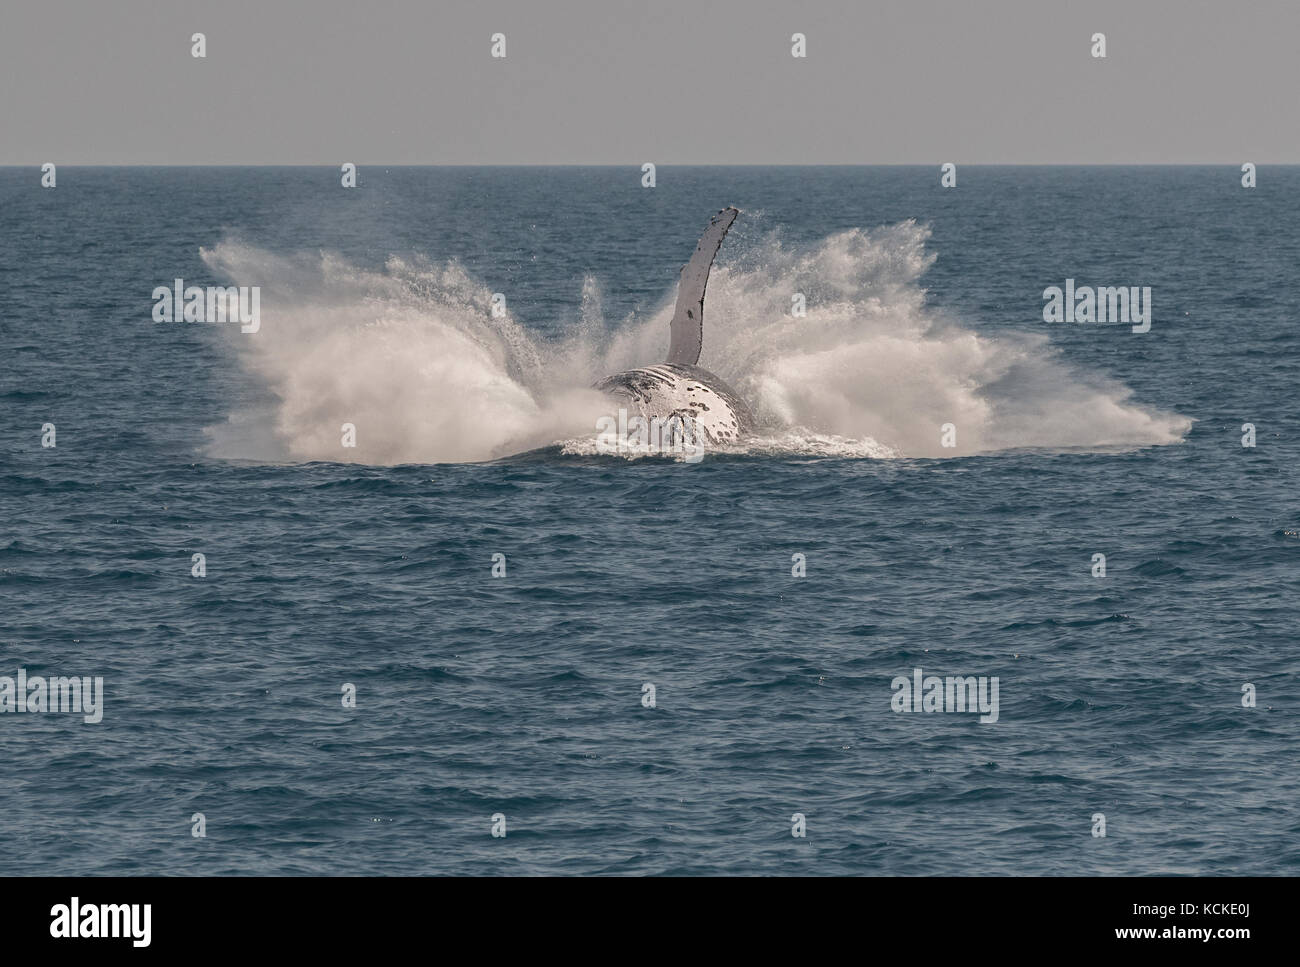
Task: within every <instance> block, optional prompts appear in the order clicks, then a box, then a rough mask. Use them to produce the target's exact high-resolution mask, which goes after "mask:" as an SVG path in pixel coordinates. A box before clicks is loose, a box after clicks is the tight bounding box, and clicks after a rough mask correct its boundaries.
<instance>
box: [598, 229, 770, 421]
mask: <svg viewBox="0 0 1300 967" xmlns="http://www.w3.org/2000/svg"><path fill="white" fill-rule="evenodd" d="M739 214H740V211H739V210H738V209H735V208H724V209H723V210H722V211H720V212H718V214H716V215H714V216H713V218H712V219H711V220H710V221H709V227H708V228H707V229H705V230H704V234H703V235H702V236H701V237H700V241H699V243H698V244H697V245H696V246H695V254H694V255H692V256H691V260H690V261H689V262H687V263H686V265H685V266H684V267H683V268H682V274H681V279H680V280H679V282H678V284H677V307H676V309H675V310H674V312H673V320H672V323H671V326H670V332H671V339H670V342H669V346H668V360H667V361H666V362H664V363H661V364H659V365H657V366H646V367H643V368H641V369H631V370H628V371H627V372H624V373H616V374H615V375H613V376H608V377H606V378H605V379H603V380H601V381H600V382H599V383H597V384H596V389H598V390H601V391H603V392H605V393H607V394H609V395H610V396H611V397H614V398H615V399H617V400H618V401H619V402H620V403H622V404H623V405H625V406H627V407H628V408H629V409H630V410H634V411H635V412H636V413H637V414H638V415H640V416H641V417H643V418H644V419H646V420H648V421H649V420H656V419H657V420H659V421H661V423H667V421H669V420H671V419H672V418H673V417H689V418H690V425H691V426H693V427H694V428H695V430H696V432H697V433H698V435H699V436H700V437H701V438H702V439H700V440H699V442H701V443H705V444H715V445H716V444H720V443H734V442H735V441H736V440H739V439H740V438H741V437H743V436H746V435H748V434H750V433H752V432H753V429H754V418H753V416H752V415H751V413H750V411H749V407H747V406H746V405H745V403H744V401H743V400H741V398H740V397H739V396H737V395H736V393H735V391H734V390H732V389H731V387H729V386H728V385H727V384H726V383H724V382H723V381H722V380H721V379H719V378H718V377H717V376H715V375H714V374H713V373H710V372H709V371H708V370H707V369H702V368H701V367H699V366H697V365H696V363H698V362H699V359H700V352H701V350H702V349H703V348H704V289H705V287H706V286H707V285H708V282H709V270H710V269H712V268H713V260H714V258H715V257H717V254H718V249H719V248H721V247H722V240H723V238H725V237H726V235H727V230H728V229H729V228H731V223H732V222H734V221H735V220H736V216H737V215H739Z"/></svg>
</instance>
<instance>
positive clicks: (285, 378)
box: [202, 222, 1191, 465]
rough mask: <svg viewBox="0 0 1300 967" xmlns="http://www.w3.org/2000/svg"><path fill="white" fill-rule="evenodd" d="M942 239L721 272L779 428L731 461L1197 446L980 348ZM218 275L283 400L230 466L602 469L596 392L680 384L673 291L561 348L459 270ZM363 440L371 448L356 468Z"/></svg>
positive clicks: (328, 265)
mask: <svg viewBox="0 0 1300 967" xmlns="http://www.w3.org/2000/svg"><path fill="white" fill-rule="evenodd" d="M928 236H929V232H928V230H927V229H926V228H925V227H923V226H920V225H917V224H915V223H914V222H903V223H900V224H897V225H893V226H888V227H884V228H880V229H876V230H872V231H869V232H868V231H863V230H861V229H852V230H849V231H845V232H840V233H838V234H835V235H831V236H830V237H828V238H826V239H824V240H823V241H822V242H820V243H819V244H817V245H815V246H813V247H812V248H809V249H804V250H801V251H792V250H789V249H787V248H786V247H784V246H783V245H782V244H781V242H780V241H779V240H778V239H777V238H776V237H774V236H769V237H767V238H766V239H761V240H758V242H757V244H756V245H754V246H752V247H750V248H749V249H748V250H747V252H746V253H745V254H744V256H743V257H742V258H741V259H739V260H738V261H734V262H729V263H728V262H723V263H721V264H719V265H717V266H715V267H714V270H713V273H712V275H711V276H710V279H709V288H708V301H707V307H706V325H705V339H704V356H703V357H702V358H701V360H700V363H701V365H703V366H705V367H706V368H707V369H710V370H712V371H713V372H715V373H717V374H718V375H719V376H721V377H722V378H723V379H724V380H726V381H727V382H728V383H730V384H731V385H732V386H733V387H734V388H735V389H736V390H737V391H738V392H739V393H740V394H741V395H742V396H743V397H744V398H745V399H746V400H747V401H748V402H749V403H750V406H751V407H752V409H753V410H754V412H755V415H756V416H757V418H758V420H759V422H760V425H761V432H760V434H759V435H758V436H757V437H756V438H754V439H751V440H748V441H746V442H745V443H743V444H742V445H739V446H737V447H735V448H732V449H733V452H736V451H739V452H747V453H758V454H778V455H796V454H798V455H809V456H837V457H875V458H883V457H896V456H909V457H944V456H953V455H970V454H972V453H989V452H996V451H1000V450H1007V449H1012V448H1026V447H1029V448H1048V449H1064V448H1078V447H1082V448H1102V447H1115V446H1150V445H1157V444H1167V443H1174V442H1177V441H1179V440H1181V439H1182V437H1183V434H1184V433H1185V432H1186V431H1187V429H1188V427H1189V426H1190V422H1191V421H1189V420H1188V419H1186V418H1184V417H1182V416H1179V415H1178V414H1175V413H1170V412H1164V411H1160V410H1156V409H1152V408H1150V407H1147V406H1142V405H1139V404H1137V403H1135V402H1133V401H1132V400H1131V391H1130V390H1128V389H1127V388H1126V387H1124V386H1122V385H1120V384H1118V383H1116V382H1114V381H1112V380H1109V379H1106V378H1103V377H1099V376H1096V375H1091V374H1086V373H1081V372H1079V371H1078V370H1077V369H1076V368H1074V367H1072V366H1070V365H1069V364H1068V363H1066V362H1065V361H1063V360H1062V359H1061V358H1060V357H1059V356H1058V355H1057V354H1056V352H1055V350H1053V348H1052V346H1051V345H1050V343H1049V342H1048V340H1047V338H1046V336H1044V335H1040V334H1035V335H1007V334H1005V333H999V334H996V335H990V334H985V333H980V332H976V331H975V330H973V329H970V328H967V327H964V326H962V325H961V324H960V323H959V322H957V321H955V320H953V319H951V318H947V317H945V316H944V315H943V314H942V313H939V312H937V311H935V310H933V309H932V308H929V307H927V305H926V303H925V290H924V288H923V287H922V286H921V283H920V280H921V277H922V275H923V274H924V272H925V270H926V269H927V268H928V267H929V265H930V264H931V263H932V262H933V259H934V255H933V254H931V253H928V252H927V251H926V246H925V243H926V240H927V238H928ZM202 256H203V259H204V261H205V262H206V263H207V264H208V266H209V268H210V269H211V270H212V271H213V272H214V273H215V274H217V275H218V276H221V277H224V278H228V279H230V280H231V281H233V282H234V283H236V284H241V285H261V286H262V325H261V329H260V331H259V332H257V333H256V334H253V335H247V336H239V335H237V336H235V337H234V338H233V340H232V341H233V342H234V345H235V347H236V350H235V351H236V352H237V353H238V356H239V358H240V360H241V362H242V364H243V365H244V366H245V367H246V368H247V369H248V370H249V371H250V372H251V373H252V374H254V375H255V376H256V377H257V379H258V380H259V381H260V382H261V383H262V384H264V385H265V387H266V388H267V389H268V390H269V391H270V394H271V395H272V397H273V398H274V399H275V400H276V402H275V403H274V404H273V405H272V407H271V411H270V412H261V411H259V412H255V413H247V412H245V413H239V414H232V417H231V422H230V423H229V424H228V425H225V426H221V427H214V428H212V429H211V430H210V435H211V437H212V446H211V451H212V452H213V454H214V455H217V456H222V457H228V458H244V459H257V460H290V461H306V460H327V461H340V460H346V461H354V462H359V463H367V464H377V465H391V464H402V463H449V462H472V461H481V460H491V459H495V458H498V457H503V456H507V455H510V454H513V453H519V452H522V451H526V450H532V449H536V448H540V447H548V446H557V447H558V448H559V449H560V450H561V452H564V453H570V454H591V453H596V452H597V447H596V441H595V437H596V421H597V419H598V418H600V417H602V416H610V415H613V407H612V406H611V404H610V402H609V401H608V400H606V399H605V398H604V397H602V395H601V394H599V393H597V392H595V391H594V390H592V389H591V386H592V384H593V383H594V382H596V381H597V380H598V379H600V378H602V377H604V376H607V375H609V374H611V373H615V372H618V371H621V370H625V369H631V368H635V367H637V366H644V365H649V364H652V363H657V362H662V361H663V359H664V357H665V354H666V351H667V346H668V321H669V319H670V318H671V316H672V300H673V297H674V290H672V289H669V291H667V292H666V293H665V298H664V302H663V304H662V306H661V307H660V308H659V309H658V310H657V311H656V312H654V313H652V314H650V315H648V316H646V317H644V318H640V319H637V318H632V319H629V320H625V321H622V322H621V323H620V324H618V325H611V324H610V322H609V321H608V320H607V319H605V317H604V315H603V313H602V311H601V307H600V292H599V284H598V280H595V279H588V280H587V282H586V284H585V285H584V287H583V292H582V293H581V298H582V309H581V313H580V315H579V318H577V319H575V320H574V324H573V326H572V327H571V328H570V329H569V332H568V335H567V336H565V337H564V338H562V339H559V340H550V339H543V338H541V337H539V336H538V335H537V334H536V333H534V332H531V331H530V330H529V329H528V328H527V326H526V324H525V323H523V322H521V321H520V320H518V319H516V318H514V317H513V316H512V315H510V314H509V313H507V314H506V315H505V316H503V317H494V316H493V314H492V306H491V298H492V293H491V291H490V290H489V289H488V288H487V287H486V286H485V285H484V284H482V283H481V282H479V281H477V280H475V279H473V278H471V277H470V276H469V275H468V274H467V273H466V272H465V271H464V269H463V268H462V267H461V266H460V265H459V264H458V263H456V262H450V263H447V264H441V265H439V264H434V263H432V262H430V261H428V260H418V261H412V260H403V259H399V258H396V257H393V258H390V259H389V260H388V262H387V264H386V265H385V267H384V270H383V271H382V272H375V271H367V270H362V269H358V268H356V267H354V266H352V265H350V264H348V263H347V262H346V261H344V260H342V259H340V258H338V257H336V256H331V255H319V254H318V255H312V256H305V255H304V256H296V257H284V256H278V255H274V254H272V253H269V252H266V251H263V250H260V249H258V248H255V247H252V246H249V245H246V244H242V243H238V242H223V243H221V244H219V245H217V246H215V247H213V248H211V249H204V250H202ZM795 292H802V293H804V294H805V296H806V298H807V314H806V315H805V316H803V317H796V316H794V315H792V313H791V294H792V293H795ZM345 423H351V424H353V425H354V426H355V427H356V428H357V431H356V446H355V448H343V447H341V446H340V437H341V430H340V428H341V427H342V425H343V424H345ZM945 423H952V424H954V425H955V426H956V427H957V428H958V443H959V446H958V447H957V448H955V449H947V448H944V447H942V446H941V442H940V427H941V426H942V425H943V424H945ZM626 455H630V456H635V455H636V454H635V451H633V452H632V453H631V454H626Z"/></svg>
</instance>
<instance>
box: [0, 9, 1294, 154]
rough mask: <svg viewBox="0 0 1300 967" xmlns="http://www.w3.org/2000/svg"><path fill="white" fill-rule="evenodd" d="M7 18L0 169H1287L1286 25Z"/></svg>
mask: <svg viewBox="0 0 1300 967" xmlns="http://www.w3.org/2000/svg"><path fill="white" fill-rule="evenodd" d="M0 17H2V18H3V19H2V22H0V81H2V87H3V90H2V92H0V132H2V134H3V137H2V138H0V164H23V165H28V164H30V165H38V164H41V163H43V162H46V161H52V162H55V163H60V164H341V163H342V162H344V161H352V162H355V163H357V164H361V165H365V164H384V163H387V164H635V165H640V164H641V163H643V162H646V161H653V162H655V163H658V164H940V163H942V162H945V161H953V162H956V163H958V164H961V163H963V162H964V163H970V164H1013V163H1015V164H1070V163H1075V164H1178V163H1182V164H1191V163H1204V164H1240V163H1242V162H1245V161H1252V162H1255V163H1256V164H1278V163H1295V162H1300V123H1297V107H1296V103H1297V93H1298V92H1300V84H1297V81H1300V58H1297V57H1296V54H1295V45H1296V42H1297V37H1298V36H1300V4H1298V3H1295V2H1294V0H1285V2H1283V0H1259V2H1251V3H1241V2H1235V3H1234V2H1226V0H1181V2H1174V0H1127V2H1113V0H1097V2H1090V3H1086V4H1079V3H1067V2H1065V0H986V2H978V0H886V2H863V0H857V2H842V3H841V2H821V0H810V2H783V3H773V2H753V0H751V2H741V0H693V2H678V0H672V2H647V3H641V4H632V3H627V2H609V0H606V2H603V3H601V2H551V3H545V2H539V0H501V2H492V0H472V2H452V3H434V2H429V0H367V2H365V3H340V2H337V0H320V2H312V3H308V2H302V0H293V2H285V0H260V2H243V0H236V2H216V0H208V2H143V0H124V2H115V3H112V4H106V3H97V2H96V3H92V2H88V0H82V2H66V0H40V2H37V0H7V2H6V4H5V7H4V12H3V14H0ZM196 31H202V32H203V33H204V34H205V35H206V38H207V57H206V58H203V59H197V58H194V57H192V56H191V54H190V47H191V43H190V37H191V35H192V34H193V33H195V32H196ZM498 32H500V33H504V34H505V35H506V39H507V56H506V57H505V58H504V59H501V58H493V57H492V56H491V54H490V51H491V39H490V38H491V37H492V35H493V34H494V33H498ZM796 32H799V33H803V34H805V35H806V37H807V50H808V54H807V57H806V58H794V57H792V56H791V53H790V48H791V35H792V34H793V33H796ZM1096 32H1103V33H1105V35H1106V46H1107V56H1106V58H1105V59H1095V58H1093V57H1092V56H1091V54H1090V48H1091V37H1092V35H1093V34H1094V33H1096Z"/></svg>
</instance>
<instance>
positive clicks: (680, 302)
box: [667, 208, 740, 366]
mask: <svg viewBox="0 0 1300 967" xmlns="http://www.w3.org/2000/svg"><path fill="white" fill-rule="evenodd" d="M739 214H740V211H739V209H736V208H724V209H723V210H722V211H720V212H718V213H717V214H716V215H714V216H713V218H711V219H710V220H709V227H708V228H706V229H705V230H704V234H703V235H702V236H700V241H699V244H698V245H696V246H695V254H694V255H692V256H691V260H690V261H689V262H687V263H686V265H685V266H683V268H682V276H681V279H680V280H679V281H678V283H677V308H676V310H675V311H674V312H673V321H672V339H671V341H670V342H669V344H668V360H667V361H668V362H669V363H676V364H678V365H683V366H694V365H695V364H696V363H698V362H699V361H700V350H701V349H702V348H703V347H704V287H705V286H706V285H707V284H708V282H709V269H711V268H713V260H714V258H715V257H716V256H717V254H718V249H719V248H721V247H722V240H723V239H724V238H725V237H726V235H727V229H729V228H730V227H731V223H732V222H734V221H735V220H736V216H737V215H739Z"/></svg>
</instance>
